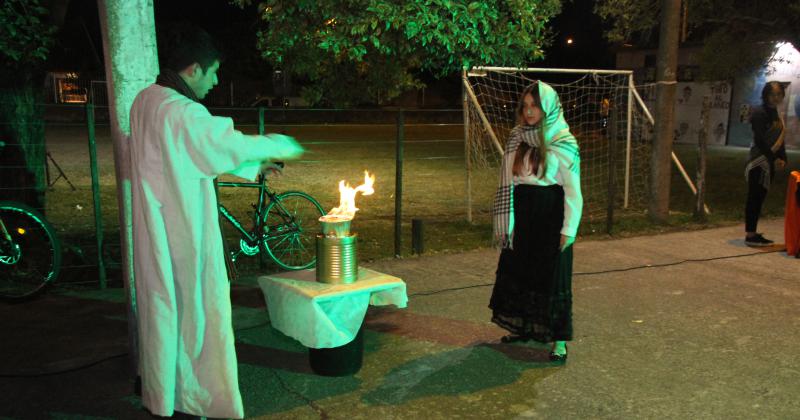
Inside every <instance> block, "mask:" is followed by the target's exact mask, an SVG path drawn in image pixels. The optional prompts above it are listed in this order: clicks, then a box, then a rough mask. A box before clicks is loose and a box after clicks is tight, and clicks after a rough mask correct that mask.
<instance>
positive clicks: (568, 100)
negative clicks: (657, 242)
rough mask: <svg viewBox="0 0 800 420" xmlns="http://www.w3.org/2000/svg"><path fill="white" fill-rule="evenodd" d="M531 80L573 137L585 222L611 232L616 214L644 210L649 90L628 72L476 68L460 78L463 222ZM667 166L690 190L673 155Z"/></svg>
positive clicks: (650, 121) (649, 138) (493, 166)
mask: <svg viewBox="0 0 800 420" xmlns="http://www.w3.org/2000/svg"><path fill="white" fill-rule="evenodd" d="M536 80H541V81H543V82H546V83H548V84H550V85H551V86H552V87H553V88H554V89H555V90H556V91H557V92H558V95H559V98H560V99H561V104H562V107H563V109H564V114H565V118H566V120H567V123H569V126H570V130H571V131H572V133H573V134H574V135H575V137H576V138H577V139H578V144H579V145H580V148H581V179H582V181H581V186H582V191H583V197H584V211H583V217H584V221H590V222H601V221H603V220H605V222H606V226H607V230H609V231H610V230H611V226H612V223H613V220H614V211H615V210H619V209H626V210H630V211H643V210H644V209H645V208H646V207H647V199H648V194H647V191H648V188H649V185H648V179H649V176H650V153H651V146H652V142H653V138H654V131H653V118H652V114H651V113H650V112H649V110H648V109H647V107H646V105H645V100H649V99H652V97H654V95H655V89H654V88H653V86H652V85H648V86H645V87H644V90H643V91H642V92H641V93H640V92H639V90H637V87H636V86H635V85H634V82H633V72H632V71H629V70H627V71H626V70H584V69H546V68H524V69H520V68H506V67H475V68H472V69H470V70H469V71H464V73H463V75H462V81H463V91H464V97H463V109H464V137H465V153H466V158H467V159H466V168H467V219H468V220H469V221H472V207H473V203H472V196H471V195H472V183H473V180H474V179H475V176H476V174H478V173H484V172H482V171H488V172H486V173H487V174H488V173H492V172H497V171H496V169H497V168H498V167H499V164H500V162H501V159H502V155H503V149H504V147H505V141H506V139H507V137H508V133H509V131H510V130H511V129H512V128H513V127H514V125H515V123H516V116H515V110H516V106H517V102H518V100H519V95H520V93H521V92H522V91H523V90H524V89H525V87H526V86H528V85H530V84H531V83H533V82H534V81H536ZM643 97H644V99H643ZM673 162H675V163H676V165H678V169H679V170H680V171H681V172H682V174H683V175H684V179H685V180H686V181H687V183H688V184H689V185H690V188H693V185H691V180H690V179H689V178H688V176H686V174H685V171H683V168H682V167H681V166H680V162H678V161H677V157H675V156H674V155H673ZM483 178H485V177H484V176H483V175H481V178H480V179H481V180H483Z"/></svg>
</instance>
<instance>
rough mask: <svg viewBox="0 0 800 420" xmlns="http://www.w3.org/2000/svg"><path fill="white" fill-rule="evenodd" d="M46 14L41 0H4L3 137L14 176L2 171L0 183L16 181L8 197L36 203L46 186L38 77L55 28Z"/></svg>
mask: <svg viewBox="0 0 800 420" xmlns="http://www.w3.org/2000/svg"><path fill="white" fill-rule="evenodd" d="M46 14H47V9H46V8H44V7H42V6H41V5H40V2H39V0H4V1H3V3H2V4H1V5H0V27H1V28H3V30H2V31H1V32H0V57H2V60H3V63H2V66H0V123H2V124H0V140H2V141H3V142H5V143H6V147H5V150H4V151H3V153H2V163H0V166H2V167H5V168H4V169H6V170H8V169H9V168H10V173H9V174H8V176H6V174H5V173H3V174H2V176H0V178H2V180H0V183H2V185H0V186H2V187H5V184H7V183H10V184H11V185H10V188H11V189H5V188H4V189H3V192H4V194H3V195H4V197H3V198H5V196H9V197H8V198H13V199H16V200H20V201H24V202H26V203H28V204H30V205H33V206H36V207H40V206H42V204H43V194H44V189H45V186H46V179H45V178H46V176H45V164H46V162H45V157H46V152H45V147H44V125H43V124H42V115H43V110H42V108H41V106H40V104H41V102H42V99H43V98H42V89H41V88H39V87H38V86H36V82H37V81H38V80H37V77H41V76H43V74H44V73H43V65H44V62H45V59H46V58H47V54H48V52H49V48H50V46H51V45H52V43H53V33H54V31H55V29H54V28H53V27H52V26H51V25H50V24H48V23H47V22H46V19H45V17H46ZM20 166H22V167H25V168H28V170H27V171H24V170H19V169H18V168H19V167H20ZM4 172H5V171H4ZM11 194H13V195H11Z"/></svg>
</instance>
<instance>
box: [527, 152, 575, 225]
mask: <svg viewBox="0 0 800 420" xmlns="http://www.w3.org/2000/svg"><path fill="white" fill-rule="evenodd" d="M532 151H533V149H531V150H528V153H527V154H526V155H525V160H524V161H523V162H524V165H523V167H522V175H514V185H515V186H516V185H538V186H543V187H544V186H548V185H555V184H558V185H561V186H562V187H563V188H564V223H563V225H562V228H561V234H562V235H564V236H575V235H576V234H577V232H578V225H579V224H580V222H581V214H582V212H583V196H582V195H581V175H580V169H578V170H575V171H571V170H569V169H568V168H567V165H565V164H564V163H563V162H561V160H559V158H558V156H557V155H556V154H555V153H553V152H552V151H550V150H548V151H547V152H546V153H545V162H546V165H545V166H546V168H547V173H544V174H542V166H541V165H539V170H538V173H537V174H536V175H534V174H533V168H532V167H531V165H530V160H529V158H530V153H531V152H532Z"/></svg>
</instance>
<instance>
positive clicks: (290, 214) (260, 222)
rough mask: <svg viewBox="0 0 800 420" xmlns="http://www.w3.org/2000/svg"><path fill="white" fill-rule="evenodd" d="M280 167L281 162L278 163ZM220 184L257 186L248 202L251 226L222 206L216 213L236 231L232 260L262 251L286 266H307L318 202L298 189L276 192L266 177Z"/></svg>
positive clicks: (310, 261) (312, 254)
mask: <svg viewBox="0 0 800 420" xmlns="http://www.w3.org/2000/svg"><path fill="white" fill-rule="evenodd" d="M279 165H280V166H281V167H282V164H279ZM218 185H219V186H220V187H240V188H256V189H258V202H257V203H255V204H252V207H253V209H254V210H255V212H254V213H253V227H252V229H250V230H249V231H248V230H246V229H245V228H244V227H243V226H242V224H241V223H240V222H239V220H237V219H236V217H234V216H233V215H232V214H231V213H230V211H228V209H227V208H225V206H223V205H222V204H219V212H220V214H221V215H222V216H223V217H224V218H225V219H226V220H227V221H228V222H229V223H230V224H231V225H232V226H233V227H234V228H235V229H236V230H237V231H238V232H239V234H240V235H241V238H240V239H239V249H238V250H237V251H232V252H231V258H232V259H233V261H234V262H235V261H236V259H237V258H238V257H239V256H240V255H245V256H254V255H257V254H258V253H259V252H262V253H264V254H266V255H267V256H269V258H270V259H272V261H274V262H275V263H276V264H278V266H280V267H281V268H283V269H286V270H301V269H304V268H310V267H312V266H314V264H315V263H316V248H315V236H316V234H317V233H319V232H320V222H319V218H320V216H322V215H324V212H323V210H322V206H321V205H320V204H319V202H317V200H315V199H314V197H312V196H310V195H308V194H306V193H304V192H301V191H287V192H283V193H280V194H279V193H277V192H275V191H273V190H271V189H270V188H269V187H268V186H267V182H266V177H265V176H264V175H259V176H258V179H257V180H256V182H219V183H218Z"/></svg>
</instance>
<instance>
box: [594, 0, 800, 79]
mask: <svg viewBox="0 0 800 420" xmlns="http://www.w3.org/2000/svg"><path fill="white" fill-rule="evenodd" d="M676 1H678V0H676ZM683 5H684V7H685V8H686V9H685V14H684V16H685V17H686V18H687V19H686V25H685V26H686V32H687V36H688V40H689V41H694V42H695V43H698V44H702V52H701V54H700V60H699V61H700V75H699V77H700V78H701V79H703V80H728V79H732V78H734V77H736V76H738V75H741V74H746V73H750V72H752V71H754V70H757V69H759V68H761V67H763V66H764V65H766V64H768V62H769V61H770V59H772V58H773V55H774V53H775V45H776V44H777V43H779V42H791V43H792V44H793V45H794V46H795V47H799V48H800V2H798V1H797V0H774V1H770V2H768V3H764V2H754V1H745V0H692V1H687V0H684V4H683ZM660 10H661V7H660V1H658V0H599V1H598V3H597V4H596V6H595V11H596V13H597V14H598V15H600V16H601V17H602V18H603V19H604V20H606V21H607V22H608V23H610V24H611V29H610V31H609V32H608V38H609V40H610V41H617V42H622V41H628V42H630V41H632V42H634V43H638V44H649V43H650V41H651V39H652V36H653V35H655V34H656V33H657V32H656V31H657V28H658V24H659V16H660V15H659V14H660Z"/></svg>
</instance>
